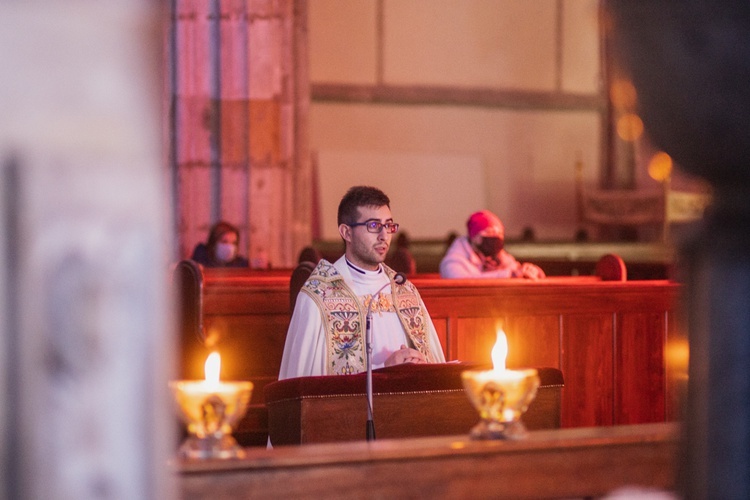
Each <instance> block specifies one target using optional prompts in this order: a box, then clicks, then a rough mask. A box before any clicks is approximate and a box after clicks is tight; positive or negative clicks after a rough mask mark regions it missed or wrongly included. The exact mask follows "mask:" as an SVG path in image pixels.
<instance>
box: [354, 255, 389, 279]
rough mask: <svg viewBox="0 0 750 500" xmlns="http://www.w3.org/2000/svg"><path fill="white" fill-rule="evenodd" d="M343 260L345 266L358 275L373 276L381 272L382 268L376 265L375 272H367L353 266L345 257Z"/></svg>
mask: <svg viewBox="0 0 750 500" xmlns="http://www.w3.org/2000/svg"><path fill="white" fill-rule="evenodd" d="M344 260H346V265H347V266H349V267H350V268H351V269H354V270H355V271H357V272H358V273H359V274H364V275H368V274H369V275H373V274H380V273H382V272H383V266H380V265H378V270H377V271H368V270H367V269H362V268H361V267H357V266H355V265H354V264H352V263H351V262H349V259H347V258H346V257H344Z"/></svg>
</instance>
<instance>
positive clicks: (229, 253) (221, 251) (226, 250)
mask: <svg viewBox="0 0 750 500" xmlns="http://www.w3.org/2000/svg"><path fill="white" fill-rule="evenodd" d="M236 254H237V247H236V246H235V245H233V244H231V243H217V244H216V260H218V261H219V262H231V261H232V260H233V259H234V257H235V255H236Z"/></svg>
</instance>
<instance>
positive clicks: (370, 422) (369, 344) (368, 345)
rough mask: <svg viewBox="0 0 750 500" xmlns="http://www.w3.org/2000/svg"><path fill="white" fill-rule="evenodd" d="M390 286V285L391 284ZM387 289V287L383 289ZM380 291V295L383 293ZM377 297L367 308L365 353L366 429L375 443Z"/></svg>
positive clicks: (373, 298) (371, 300)
mask: <svg viewBox="0 0 750 500" xmlns="http://www.w3.org/2000/svg"><path fill="white" fill-rule="evenodd" d="M389 284H390V283H389ZM383 288H385V287H383ZM383 288H381V289H380V290H378V293H380V292H381V291H383ZM373 300H375V295H373V296H372V298H371V299H370V305H369V306H368V307H367V320H366V322H365V352H366V363H367V389H366V390H367V428H366V429H365V432H366V436H367V440H368V441H375V421H374V420H373V416H372V302H373Z"/></svg>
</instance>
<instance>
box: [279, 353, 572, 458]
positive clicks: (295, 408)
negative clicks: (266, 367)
mask: <svg viewBox="0 0 750 500" xmlns="http://www.w3.org/2000/svg"><path fill="white" fill-rule="evenodd" d="M476 368H477V366H476V365H469V364H465V363H446V364H429V365H399V366H394V367H388V368H381V369H379V370H374V371H373V377H372V378H373V413H374V422H375V435H376V438H377V439H391V438H405V437H422V436H443V435H456V434H468V432H469V430H471V428H472V427H473V426H474V425H475V424H476V423H477V422H479V414H478V413H477V411H476V410H475V409H474V407H473V406H472V405H471V403H470V402H469V399H468V398H467V396H466V394H465V392H464V389H463V384H462V382H461V372H462V371H464V370H467V369H476ZM538 371H539V378H540V380H541V385H540V387H539V390H538V391H537V395H536V398H535V399H534V401H533V402H532V403H531V405H530V406H529V409H528V411H527V412H526V413H525V414H524V415H523V418H522V420H523V422H524V423H525V425H526V427H527V428H528V429H529V430H535V429H556V428H559V427H560V400H561V394H560V393H561V389H562V387H563V376H562V372H560V370H558V369H556V368H538ZM365 376H366V374H365V373H359V374H357V375H341V376H324V377H300V378H292V379H287V380H280V381H277V382H273V383H271V384H268V385H267V386H266V387H265V400H266V406H267V407H268V427H269V436H270V438H271V443H273V445H274V446H279V445H287V444H308V443H326V442H333V441H354V440H364V439H365V425H366V421H367V398H366V395H365Z"/></svg>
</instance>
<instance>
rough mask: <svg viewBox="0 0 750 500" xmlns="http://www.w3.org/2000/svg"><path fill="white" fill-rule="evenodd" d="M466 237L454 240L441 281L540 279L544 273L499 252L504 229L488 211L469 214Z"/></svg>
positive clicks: (442, 269) (444, 263)
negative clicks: (456, 279)
mask: <svg viewBox="0 0 750 500" xmlns="http://www.w3.org/2000/svg"><path fill="white" fill-rule="evenodd" d="M466 227H467V229H468V236H460V237H458V238H456V239H455V240H454V241H453V243H452V244H451V246H450V247H449V248H448V251H447V252H446V253H445V256H444V257H443V260H441V261H440V276H441V277H443V278H529V279H540V278H544V277H545V275H544V271H542V269H541V268H540V267H538V266H535V265H534V264H531V263H529V262H525V263H523V264H521V263H520V262H518V261H517V260H516V259H515V258H514V257H513V256H512V255H511V254H509V253H508V252H506V251H505V250H504V249H503V246H504V244H505V227H504V226H503V223H502V222H500V219H499V218H498V217H497V215H495V214H493V213H492V212H490V211H489V210H482V211H480V212H475V213H473V214H471V217H469V220H468V221H466Z"/></svg>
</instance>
